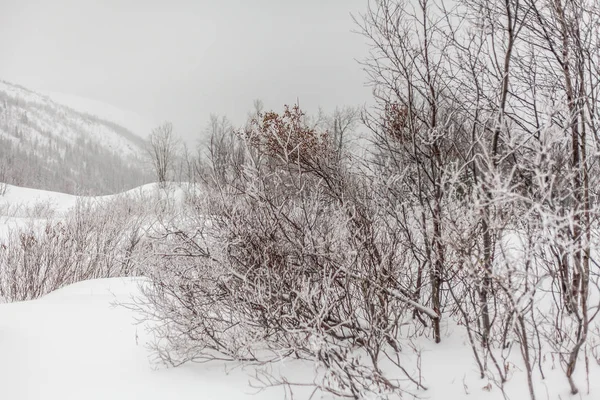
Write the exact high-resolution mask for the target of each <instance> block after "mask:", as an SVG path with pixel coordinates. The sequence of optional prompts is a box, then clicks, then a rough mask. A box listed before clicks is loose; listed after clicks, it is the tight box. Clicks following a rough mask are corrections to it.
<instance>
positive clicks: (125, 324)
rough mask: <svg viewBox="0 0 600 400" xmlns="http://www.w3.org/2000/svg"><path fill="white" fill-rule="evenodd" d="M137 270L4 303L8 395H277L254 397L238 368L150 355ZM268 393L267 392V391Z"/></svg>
mask: <svg viewBox="0 0 600 400" xmlns="http://www.w3.org/2000/svg"><path fill="white" fill-rule="evenodd" d="M137 287H138V284H137V281H136V279H133V278H123V279H100V280H94V281H86V282H80V283H77V284H74V285H71V286H69V287H66V288H63V289H60V290H58V291H56V292H54V293H51V294H49V295H47V296H45V297H43V298H40V299H38V300H34V301H29V302H23V303H13V304H4V305H2V306H0V354H2V357H1V358H0V377H2V378H1V379H2V389H1V393H2V398H4V399H13V400H19V399H61V400H68V399H88V400H90V399H113V400H119V399H123V400H125V399H146V400H152V399H163V400H164V399H170V398H174V396H175V397H176V398H177V399H203V400H204V399H206V400H208V399H220V400H221V399H246V398H257V399H259V398H260V399H279V398H281V397H280V396H281V393H274V392H275V391H272V392H269V393H268V396H261V397H254V396H252V394H253V393H254V392H255V389H253V388H251V387H249V386H248V378H247V376H246V375H245V374H244V372H243V371H241V370H239V369H237V370H234V371H233V372H231V371H230V372H228V371H227V370H226V369H225V368H226V367H227V366H226V365H225V364H201V365H199V364H197V365H191V366H184V367H179V368H176V369H167V368H165V367H162V366H160V365H156V364H154V363H152V362H151V360H150V356H151V354H150V353H149V351H148V350H147V348H146V346H145V340H146V339H145V338H144V335H145V334H144V331H143V327H141V326H139V325H136V324H134V322H135V320H134V318H133V315H132V312H131V311H129V310H128V309H127V308H125V307H122V306H115V302H119V301H121V302H128V301H130V295H131V294H135V293H136V292H137ZM264 394H266V393H264Z"/></svg>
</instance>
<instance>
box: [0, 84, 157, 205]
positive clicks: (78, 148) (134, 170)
mask: <svg viewBox="0 0 600 400" xmlns="http://www.w3.org/2000/svg"><path fill="white" fill-rule="evenodd" d="M123 118H125V117H123ZM145 134H146V133H145V132H140V135H145ZM145 147H146V142H145V140H144V139H143V138H142V137H141V136H138V135H136V134H134V133H133V132H132V131H131V130H129V129H127V128H125V127H123V126H121V125H120V124H119V123H118V122H115V121H112V120H108V119H102V118H101V117H97V116H94V115H90V114H86V113H84V112H80V111H76V110H74V109H72V108H70V107H67V106H65V105H63V104H60V103H57V102H55V101H53V100H52V99H51V98H49V97H48V96H45V95H42V94H39V93H36V92H34V91H31V90H29V89H27V88H24V87H22V86H19V85H15V84H12V83H8V82H4V81H0V161H1V163H0V167H1V168H0V182H8V183H13V184H17V185H22V186H29V187H35V188H40V189H50V190H59V191H64V192H69V193H75V192H84V193H85V192H93V193H94V194H100V193H115V192H118V191H121V190H124V189H127V188H130V187H134V186H138V185H140V184H142V183H145V182H147V181H148V179H147V178H148V176H149V172H148V171H147V165H146V164H145V156H146V155H145Z"/></svg>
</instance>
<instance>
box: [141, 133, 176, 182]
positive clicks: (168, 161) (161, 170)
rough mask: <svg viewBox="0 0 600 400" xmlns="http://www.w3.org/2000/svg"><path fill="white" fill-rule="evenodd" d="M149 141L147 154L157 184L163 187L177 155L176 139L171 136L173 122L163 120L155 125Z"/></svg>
mask: <svg viewBox="0 0 600 400" xmlns="http://www.w3.org/2000/svg"><path fill="white" fill-rule="evenodd" d="M149 142H150V144H149V148H148V155H149V157H150V161H151V162H152V167H153V168H154V172H155V173H156V179H157V180H158V184H159V185H160V186H161V187H164V186H165V184H166V182H167V181H168V179H169V173H170V172H171V169H172V168H173V167H174V163H175V159H176V157H177V148H178V140H177V139H176V138H175V137H174V136H173V124H171V123H170V122H165V123H163V124H162V125H160V126H158V127H156V128H155V129H154V130H153V131H152V134H150V137H149Z"/></svg>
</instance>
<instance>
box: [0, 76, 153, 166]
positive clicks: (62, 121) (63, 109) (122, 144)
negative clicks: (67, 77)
mask: <svg viewBox="0 0 600 400" xmlns="http://www.w3.org/2000/svg"><path fill="white" fill-rule="evenodd" d="M0 92H3V93H5V94H6V95H7V96H8V97H10V98H12V99H16V100H19V101H22V102H26V103H27V104H29V105H28V106H27V107H25V106H24V105H22V104H21V105H20V106H18V107H17V106H15V107H13V108H14V110H15V113H16V114H15V115H16V116H17V117H20V115H21V114H23V113H26V114H27V117H28V119H29V121H30V123H29V124H28V125H23V124H20V127H21V128H22V129H23V131H24V132H25V133H26V134H27V136H28V137H29V138H30V140H31V141H33V140H34V139H37V140H38V141H39V142H40V144H43V145H47V144H48V142H49V137H47V135H48V132H52V134H53V135H54V136H55V137H60V138H61V139H62V140H65V141H68V142H70V143H75V142H76V141H77V140H78V139H85V140H90V141H92V142H95V143H97V144H98V145H99V146H102V147H106V148H108V149H110V150H112V151H114V152H120V153H121V154H123V155H124V156H127V157H137V158H139V157H142V156H143V155H144V149H143V148H142V147H141V143H142V142H141V140H140V139H142V138H146V137H147V136H148V135H149V133H150V131H151V129H152V128H153V127H154V126H156V124H155V123H154V122H152V121H150V120H148V119H146V118H143V117H140V116H138V115H136V114H135V113H132V112H129V111H123V110H119V109H118V108H116V107H113V106H109V105H104V104H102V103H100V102H95V101H91V100H86V99H82V98H77V97H75V96H69V95H64V94H59V93H47V94H46V95H45V94H40V93H37V92H35V91H32V90H29V89H27V88H24V87H22V86H19V85H15V84H12V83H9V82H5V81H2V80H0ZM34 105H38V106H40V107H34ZM50 110H51V111H52V112H50ZM17 111H19V113H17ZM81 112H83V113H85V114H88V115H85V114H80V113H81ZM89 115H93V116H96V117H98V118H100V119H102V120H104V121H110V122H113V123H116V124H118V125H120V126H122V127H124V128H126V129H128V130H130V131H131V132H132V133H134V134H135V136H137V137H138V138H137V139H138V140H137V141H132V138H128V137H126V136H123V134H122V133H121V132H117V131H116V130H115V129H114V128H113V127H112V126H110V124H109V125H107V124H106V123H105V122H104V121H100V120H96V121H94V120H92V119H90V118H89ZM57 116H60V118H57ZM0 134H2V135H3V136H6V137H8V136H10V135H8V133H6V132H2V131H0Z"/></svg>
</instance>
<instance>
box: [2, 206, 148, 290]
mask: <svg viewBox="0 0 600 400" xmlns="http://www.w3.org/2000/svg"><path fill="white" fill-rule="evenodd" d="M36 215H37V214H36ZM145 218H146V217H145V214H144V212H141V211H140V210H139V209H138V208H135V206H133V205H132V204H127V203H126V202H122V201H120V200H119V199H117V200H113V201H110V202H101V201H100V202H94V201H92V200H86V199H82V200H79V201H78V203H77V205H76V206H75V208H74V209H73V210H71V211H69V212H68V213H67V214H66V215H65V216H64V218H50V219H46V220H39V219H35V218H34V219H31V220H30V222H29V223H28V224H27V226H26V227H20V226H17V227H11V228H10V229H9V230H8V236H7V238H6V240H5V241H3V242H2V243H1V244H0V295H2V296H3V297H4V298H5V299H8V300H9V301H16V300H28V299H34V298H37V297H39V296H42V295H44V294H46V293H48V292H50V291H52V290H55V289H58V288H60V287H62V286H64V285H67V284H70V283H74V282H78V281H82V280H86V279H93V278H106V277H113V276H126V275H131V274H135V273H137V261H135V260H136V259H138V258H139V257H138V255H141V254H143V253H141V249H140V247H141V239H142V228H144V224H145V222H144V221H145V220H146V219H145Z"/></svg>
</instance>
